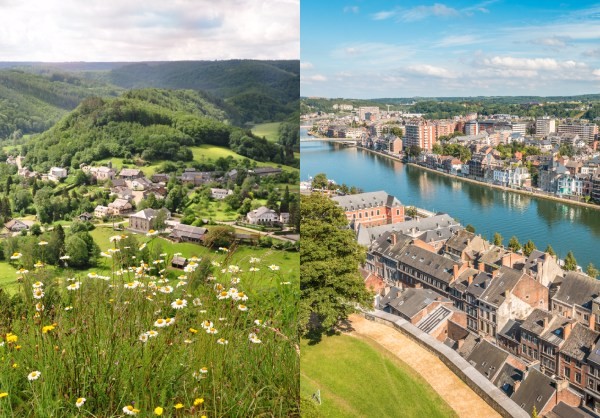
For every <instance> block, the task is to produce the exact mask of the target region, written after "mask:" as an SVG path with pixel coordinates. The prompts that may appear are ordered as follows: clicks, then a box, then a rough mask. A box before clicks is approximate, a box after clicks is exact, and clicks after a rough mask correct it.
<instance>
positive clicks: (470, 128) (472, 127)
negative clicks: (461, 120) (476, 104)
mask: <svg viewBox="0 0 600 418" xmlns="http://www.w3.org/2000/svg"><path fill="white" fill-rule="evenodd" d="M465 134H466V135H479V122H477V121H476V120H471V121H469V122H467V123H465Z"/></svg>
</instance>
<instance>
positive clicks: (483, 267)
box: [477, 261, 485, 271]
mask: <svg viewBox="0 0 600 418" xmlns="http://www.w3.org/2000/svg"><path fill="white" fill-rule="evenodd" d="M477 268H478V269H479V271H485V264H483V263H482V262H481V261H480V262H479V265H478V266H477Z"/></svg>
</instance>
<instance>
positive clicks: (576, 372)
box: [558, 323, 600, 391]
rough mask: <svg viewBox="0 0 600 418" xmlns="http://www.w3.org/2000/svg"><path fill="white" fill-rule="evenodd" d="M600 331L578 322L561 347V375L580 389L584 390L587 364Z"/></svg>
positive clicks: (559, 368)
mask: <svg viewBox="0 0 600 418" xmlns="http://www.w3.org/2000/svg"><path fill="white" fill-rule="evenodd" d="M599 336H600V333H598V332H596V331H594V330H591V329H589V328H588V327H587V326H585V325H583V324H580V323H576V324H575V325H574V326H573V330H572V331H571V333H570V334H569V336H568V337H567V339H566V341H565V343H564V345H563V346H562V348H561V349H560V357H559V367H558V370H559V375H560V377H562V378H563V379H565V380H567V381H568V382H569V384H570V385H571V386H573V387H576V388H577V389H578V390H580V391H581V390H583V388H585V387H586V386H587V385H588V383H587V382H586V379H585V377H586V376H585V375H586V374H587V373H586V370H585V369H586V364H587V359H588V356H589V355H590V353H591V352H592V350H593V348H594V346H595V344H596V341H598V337H599Z"/></svg>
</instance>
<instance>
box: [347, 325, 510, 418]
mask: <svg viewBox="0 0 600 418" xmlns="http://www.w3.org/2000/svg"><path fill="white" fill-rule="evenodd" d="M350 322H351V323H352V327H353V328H354V331H352V332H351V333H350V335H353V334H355V335H357V336H359V337H362V338H367V339H370V340H372V341H374V342H376V343H377V344H379V345H381V346H382V347H384V348H385V349H387V350H388V351H390V352H391V353H392V354H394V355H395V356H396V357H398V358H399V359H400V360H402V361H403V362H405V363H406V364H408V365H409V366H410V367H412V368H413V369H414V370H415V371H416V372H417V373H418V374H420V375H421V376H422V377H423V378H424V379H425V380H426V381H427V383H429V384H430V385H431V387H432V388H433V390H435V391H436V392H437V393H438V394H439V395H440V396H441V397H442V398H444V400H445V401H446V402H447V403H448V405H450V407H451V408H452V409H454V411H456V413H457V414H458V416H459V417H469V418H472V417H473V416H477V417H479V418H484V417H485V418H487V417H490V418H491V417H500V414H498V413H497V412H496V411H495V410H494V409H492V407H490V406H489V405H488V404H487V403H486V402H485V401H484V400H483V399H481V398H480V397H479V396H478V395H477V394H476V393H475V392H473V391H472V390H471V388H469V387H468V386H467V385H466V384H465V383H464V382H463V381H462V380H460V379H459V378H458V377H457V376H456V375H455V374H454V373H452V371H451V370H450V369H449V368H448V367H446V365H445V364H444V363H442V361H441V360H440V359H439V358H437V357H436V356H434V355H433V354H431V353H430V352H428V351H426V350H425V349H424V348H423V347H421V346H420V345H418V344H417V343H415V342H414V341H412V340H411V339H409V338H408V337H406V336H404V335H403V334H401V333H400V332H399V331H396V330H394V329H392V328H390V327H388V326H386V325H383V324H379V323H376V322H372V321H369V320H367V319H365V318H363V317H362V316H359V315H352V316H351V317H350Z"/></svg>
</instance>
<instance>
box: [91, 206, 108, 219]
mask: <svg viewBox="0 0 600 418" xmlns="http://www.w3.org/2000/svg"><path fill="white" fill-rule="evenodd" d="M111 214H112V210H111V209H110V208H109V207H108V206H103V205H98V206H96V208H95V209H94V216H95V217H96V218H100V219H102V218H104V217H105V216H109V215H111Z"/></svg>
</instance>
